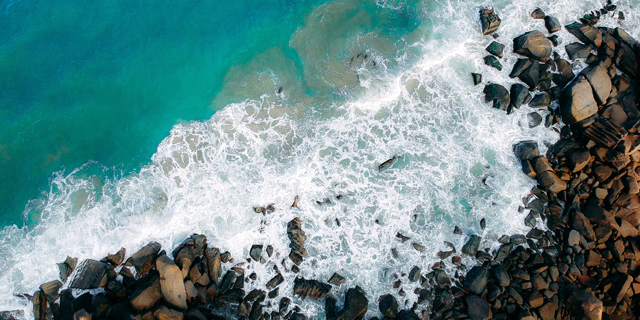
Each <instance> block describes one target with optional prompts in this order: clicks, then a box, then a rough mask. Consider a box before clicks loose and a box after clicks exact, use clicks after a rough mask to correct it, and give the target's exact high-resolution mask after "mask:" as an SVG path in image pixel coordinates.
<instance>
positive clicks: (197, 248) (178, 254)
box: [171, 234, 207, 278]
mask: <svg viewBox="0 0 640 320" xmlns="http://www.w3.org/2000/svg"><path fill="white" fill-rule="evenodd" d="M206 245H207V238H206V237H205V236H204V235H201V234H193V235H191V236H190V237H189V238H187V239H186V240H184V241H183V242H182V243H181V244H180V245H178V246H177V247H176V248H175V249H174V250H173V252H172V253H171V255H172V256H173V258H174V261H175V264H176V265H177V266H178V268H180V270H181V272H182V277H183V278H184V277H186V276H187V274H188V273H189V270H190V269H191V264H192V263H193V262H194V261H195V259H196V257H198V256H201V255H202V254H203V253H204V248H205V247H206Z"/></svg>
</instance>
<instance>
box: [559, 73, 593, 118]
mask: <svg viewBox="0 0 640 320" xmlns="http://www.w3.org/2000/svg"><path fill="white" fill-rule="evenodd" d="M596 112H598V104H597V103H596V100H595V99H594V97H593V90H592V88H591V84H589V81H588V80H587V78H586V77H584V76H583V75H578V76H577V77H576V78H575V79H574V80H573V81H572V82H571V83H570V84H569V85H568V86H567V87H565V88H564V90H562V97H561V99H560V113H561V115H562V121H563V122H564V123H565V124H573V123H576V122H578V121H582V120H585V119H587V118H589V117H591V116H593V115H595V114H596Z"/></svg>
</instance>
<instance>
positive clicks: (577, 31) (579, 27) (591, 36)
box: [565, 22, 602, 47]
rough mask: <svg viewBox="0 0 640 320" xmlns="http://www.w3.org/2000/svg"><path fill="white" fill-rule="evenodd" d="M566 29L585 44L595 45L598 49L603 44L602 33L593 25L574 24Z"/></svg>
mask: <svg viewBox="0 0 640 320" xmlns="http://www.w3.org/2000/svg"><path fill="white" fill-rule="evenodd" d="M565 28H567V30H568V31H569V32H570V33H571V34H573V35H574V36H576V38H578V39H579V40H580V41H582V42H583V43H586V44H593V45H595V46H596V47H599V46H600V44H602V31H600V30H598V29H596V28H595V27H594V26H592V25H588V24H583V23H579V22H574V23H572V24H570V25H567V26H565Z"/></svg>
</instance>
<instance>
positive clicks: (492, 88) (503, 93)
mask: <svg viewBox="0 0 640 320" xmlns="http://www.w3.org/2000/svg"><path fill="white" fill-rule="evenodd" d="M482 92H484V94H485V97H484V101H485V102H491V101H493V107H494V108H496V109H500V110H504V111H506V110H507V109H508V108H509V104H510V103H511V98H510V97H509V91H508V90H507V89H506V88H505V87H503V86H501V85H499V84H488V85H486V86H485V87H484V90H483V91H482Z"/></svg>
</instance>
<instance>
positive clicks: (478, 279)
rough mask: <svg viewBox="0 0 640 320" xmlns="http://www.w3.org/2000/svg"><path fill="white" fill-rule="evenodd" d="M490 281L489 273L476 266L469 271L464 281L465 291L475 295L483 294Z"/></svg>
mask: <svg viewBox="0 0 640 320" xmlns="http://www.w3.org/2000/svg"><path fill="white" fill-rule="evenodd" d="M488 281H489V272H488V271H487V269H485V268H483V267H480V266H475V267H473V268H471V270H469V272H468V273H467V276H466V277H465V279H464V284H463V285H464V287H465V289H467V290H469V291H471V292H473V293H475V294H481V293H482V291H483V290H484V288H485V287H486V286H487V283H488Z"/></svg>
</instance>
